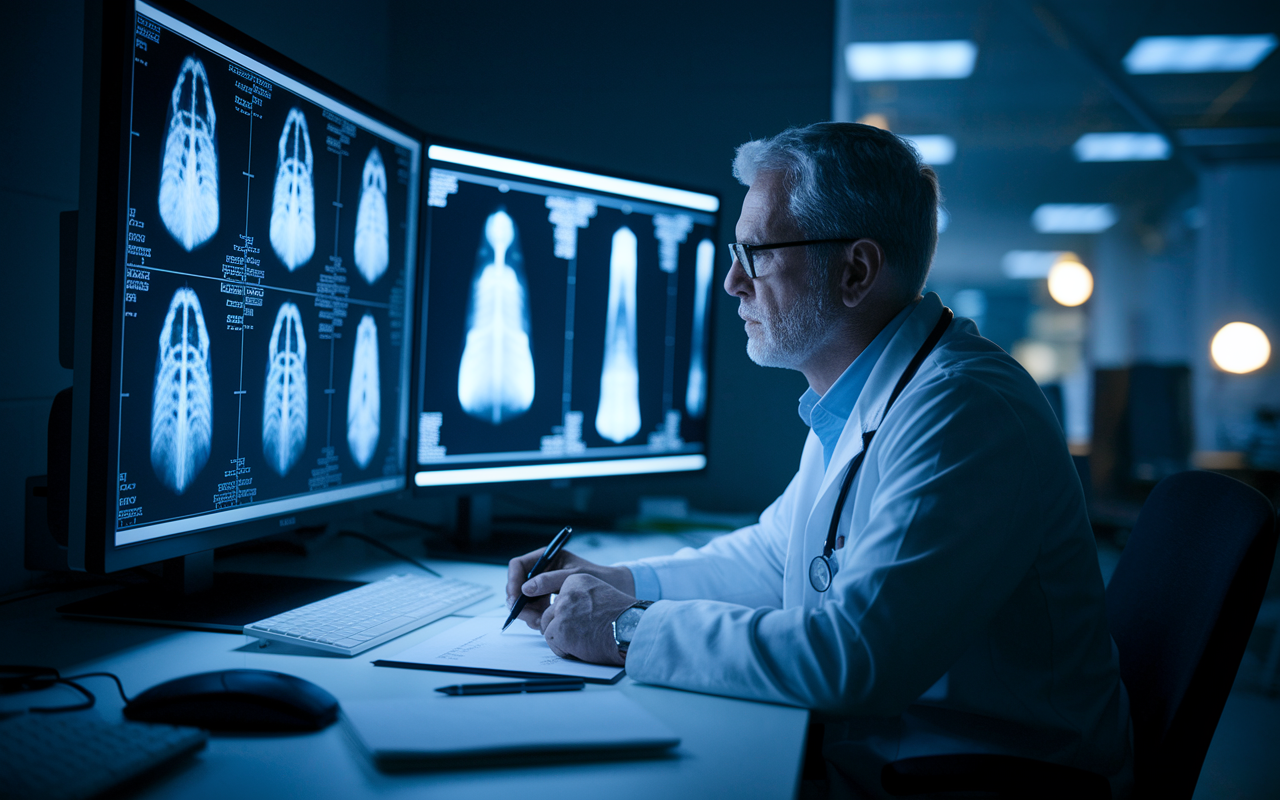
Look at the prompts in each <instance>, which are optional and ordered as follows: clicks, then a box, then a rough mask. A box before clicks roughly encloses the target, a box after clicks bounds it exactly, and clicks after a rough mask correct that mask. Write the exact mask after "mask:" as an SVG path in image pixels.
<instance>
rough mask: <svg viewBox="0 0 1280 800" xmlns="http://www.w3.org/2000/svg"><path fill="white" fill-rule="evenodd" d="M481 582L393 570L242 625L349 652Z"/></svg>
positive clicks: (413, 624)
mask: <svg viewBox="0 0 1280 800" xmlns="http://www.w3.org/2000/svg"><path fill="white" fill-rule="evenodd" d="M492 594H493V591H492V590H490V589H489V588H487V587H485V586H480V585H478V584H474V583H466V582H464V581H458V580H453V579H451V578H433V577H430V576H427V575H394V576H392V577H390V578H383V579H382V580H380V581H374V582H373V583H370V584H366V585H365V586H361V587H359V588H356V589H351V590H349V591H346V592H341V593H339V594H336V595H333V596H332V597H326V598H325V599H324V600H317V601H316V602H314V603H308V604H307V605H305V606H299V607H298V608H295V609H293V610H292V611H286V612H284V613H283V614H277V615H276V616H274V617H268V618H267V619H264V620H259V621H257V622H252V623H249V624H248V625H245V626H244V632H245V633H246V634H248V635H250V636H257V637H258V638H260V639H270V640H273V641H278V642H288V643H290V644H296V645H301V646H303V647H310V648H313V649H316V650H323V651H325V652H327V653H340V654H342V655H346V656H354V655H356V654H358V653H362V652H364V651H365V650H368V649H370V648H371V647H376V646H378V645H380V644H382V643H383V642H387V641H390V640H391V639H394V638H396V637H397V636H402V635H404V634H406V633H409V632H410V631H413V630H417V629H418V628H421V627H422V626H424V625H427V624H430V623H432V622H435V621H436V620H438V619H440V618H441V617H444V616H447V615H449V614H452V613H453V612H455V611H459V610H461V609H463V608H466V607H467V606H469V605H471V604H472V603H475V602H478V601H480V600H483V599H485V598H486V597H489V596H490V595H492Z"/></svg>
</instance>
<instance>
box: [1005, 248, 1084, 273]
mask: <svg viewBox="0 0 1280 800" xmlns="http://www.w3.org/2000/svg"><path fill="white" fill-rule="evenodd" d="M1065 258H1075V253H1069V252H1067V251H1065V250H1010V251H1009V252H1007V253H1005V254H1004V258H1002V259H1000V271H1001V272H1003V273H1004V275H1005V277H1006V278H1018V279H1021V280H1038V279H1041V278H1047V277H1049V270H1051V269H1053V265H1054V264H1057V263H1058V262H1059V261H1061V260H1063V259H1065Z"/></svg>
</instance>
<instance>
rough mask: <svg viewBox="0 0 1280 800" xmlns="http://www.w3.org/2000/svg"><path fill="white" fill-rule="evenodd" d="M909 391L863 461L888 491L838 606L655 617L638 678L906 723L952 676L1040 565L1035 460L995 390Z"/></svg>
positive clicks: (835, 600)
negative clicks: (1031, 519)
mask: <svg viewBox="0 0 1280 800" xmlns="http://www.w3.org/2000/svg"><path fill="white" fill-rule="evenodd" d="M913 389H917V390H916V391H912V392H908V393H906V394H904V395H903V396H902V397H901V398H900V399H899V402H898V404H897V406H895V407H894V409H893V414H892V415H890V419H891V420H895V419H896V424H895V425H894V426H893V427H890V426H882V428H881V431H880V432H879V433H878V434H877V437H876V441H875V443H874V444H873V445H872V450H873V452H871V453H869V454H868V462H870V460H871V459H872V458H875V459H876V460H877V467H878V472H879V476H880V479H879V482H878V484H876V486H875V488H874V492H873V494H872V495H871V497H870V501H871V506H870V508H869V516H868V519H867V523H866V525H865V526H864V528H863V529H862V530H858V531H853V532H852V533H851V534H850V538H849V544H848V546H847V547H846V548H845V549H844V550H843V551H841V552H840V553H839V554H838V555H839V557H840V562H841V569H840V571H839V573H838V574H837V575H836V578H835V581H834V583H833V585H832V587H831V590H830V597H829V599H828V600H827V601H826V602H825V603H823V604H821V605H819V606H817V607H809V608H805V607H793V608H787V609H770V608H748V607H745V604H744V605H734V604H731V603H723V602H722V603H711V602H705V601H704V602H698V601H686V602H667V601H661V602H658V603H656V604H655V605H653V606H652V607H650V608H649V609H648V610H647V611H646V612H645V614H644V615H643V616H642V617H641V621H640V625H639V627H638V628H637V630H636V633H635V638H634V640H633V641H632V645H631V649H630V651H629V652H628V655H627V673H628V674H629V675H630V676H631V677H633V678H635V679H636V680H639V681H643V682H646V683H653V684H658V685H662V686H672V687H676V688H681V689H691V690H695V691H702V692H708V693H713V694H723V695H729V696H733V697H744V698H751V699H756V700H766V701H771V702H777V703H786V704H791V705H797V706H803V707H808V708H813V709H817V710H820V711H824V712H827V713H829V714H833V715H838V716H854V715H895V714H899V713H901V712H902V710H903V709H904V708H905V707H906V706H907V705H908V704H910V703H911V702H912V701H913V700H914V699H915V698H917V697H918V696H919V695H920V694H921V693H923V692H924V690H925V689H927V688H928V687H929V686H930V685H932V684H933V683H934V682H936V681H937V680H938V679H939V678H940V677H941V676H942V675H943V674H944V673H945V672H946V671H947V670H948V669H949V667H950V665H951V664H952V663H954V662H955V660H956V659H957V658H959V656H960V655H961V654H962V653H963V652H964V650H965V648H966V647H967V646H968V645H969V643H971V642H972V641H974V639H975V638H976V637H977V636H978V634H980V633H981V631H983V630H984V629H985V628H986V627H987V626H988V624H989V622H990V619H991V618H992V616H993V615H994V613H995V611H996V610H997V609H998V608H999V607H1000V606H1001V604H1002V603H1003V602H1004V600H1005V599H1006V598H1007V597H1008V596H1009V595H1010V593H1011V592H1012V591H1013V589H1014V588H1015V587H1016V586H1017V584H1018V583H1019V581H1021V580H1022V579H1023V577H1024V576H1025V575H1026V574H1027V572H1028V570H1029V568H1030V565H1031V564H1032V562H1033V560H1034V558H1035V555H1036V552H1037V549H1038V546H1039V544H1038V541H1037V537H1036V535H1035V534H1034V533H1032V534H1030V535H1026V531H1027V529H1028V527H1029V526H1026V525H1025V517H1026V516H1027V512H1026V511H1025V509H1026V508H1028V507H1029V506H1030V504H1027V503H1026V502H1025V501H1024V500H1023V497H1024V493H1025V492H1026V491H1027V487H1028V485H1029V482H1031V481H1034V480H1035V459H1034V458H1032V457H1031V456H1032V454H1031V452H1030V449H1029V444H1028V437H1027V434H1026V431H1025V430H1024V428H1023V426H1022V424H1021V422H1020V420H1019V417H1018V415H1017V414H1016V413H1014V411H1013V409H1012V408H1011V407H1010V405H1009V403H1008V402H1007V401H1006V400H1005V398H1004V397H1002V396H1001V395H1000V394H999V393H998V392H996V391H995V390H994V389H992V388H991V387H989V386H987V385H985V384H984V383H982V382H980V381H977V380H974V379H972V378H968V377H963V376H953V377H950V378H949V379H946V380H943V379H942V378H941V377H938V376H935V378H934V379H933V380H930V381H928V382H926V383H924V384H923V385H921V386H920V387H918V388H917V387H913ZM863 470H864V471H865V470H866V466H864V467H863ZM861 477H863V476H860V478H859V480H861ZM849 505H850V506H852V505H853V504H852V502H851V503H849ZM849 513H851V512H850V511H849V510H848V509H847V508H846V510H845V514H846V515H847V514H849ZM1032 530H1034V528H1032ZM806 591H808V590H807V589H806Z"/></svg>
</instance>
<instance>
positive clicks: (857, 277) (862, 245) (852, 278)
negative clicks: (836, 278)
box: [839, 239, 884, 308]
mask: <svg viewBox="0 0 1280 800" xmlns="http://www.w3.org/2000/svg"><path fill="white" fill-rule="evenodd" d="M840 260H841V262H842V269H841V271H840V286H839V290H840V299H841V300H842V301H843V302H844V304H845V306H846V307H848V308H855V307H856V306H858V305H859V304H860V303H862V301H863V300H865V299H866V297H867V295H869V294H871V290H872V287H874V286H875V285H876V282H877V281H878V280H881V279H882V278H883V273H884V248H883V247H881V246H880V243H879V242H877V241H876V240H874V239H859V240H858V241H856V242H853V243H852V244H848V245H846V246H845V248H844V252H843V253H841V259H840Z"/></svg>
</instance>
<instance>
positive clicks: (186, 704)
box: [124, 669, 338, 733]
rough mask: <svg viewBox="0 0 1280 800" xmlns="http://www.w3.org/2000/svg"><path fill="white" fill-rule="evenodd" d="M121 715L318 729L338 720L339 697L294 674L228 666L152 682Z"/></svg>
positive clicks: (209, 725)
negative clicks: (162, 681)
mask: <svg viewBox="0 0 1280 800" xmlns="http://www.w3.org/2000/svg"><path fill="white" fill-rule="evenodd" d="M124 715H125V716H126V717H128V718H129V719H132V720H137V721H139V722H164V723H168V724H170V725H189V726H192V727H196V728H204V729H206V730H211V731H228V732H237V733H256V732H288V731H318V730H320V729H321V728H323V727H325V726H327V725H329V724H330V723H332V722H333V721H334V720H335V719H337V718H338V701H337V700H336V699H334V697H333V695H331V694H329V693H328V692H326V691H325V690H324V689H321V688H320V687H319V686H316V685H315V684H314V683H312V682H311V681H307V680H303V679H302V678H298V677H295V676H293V675H285V674H284V673H281V672H268V671H266V670H260V669H228V670H222V671H220V672H202V673H200V674H199V675H188V676H186V677H184V678H174V679H173V680H171V681H165V682H164V683H161V684H158V685H156V686H152V687H151V688H150V689H148V690H146V691H145V692H143V693H142V694H140V695H138V696H137V697H135V698H134V699H133V700H132V701H130V702H129V704H128V705H126V706H125V707H124Z"/></svg>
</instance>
